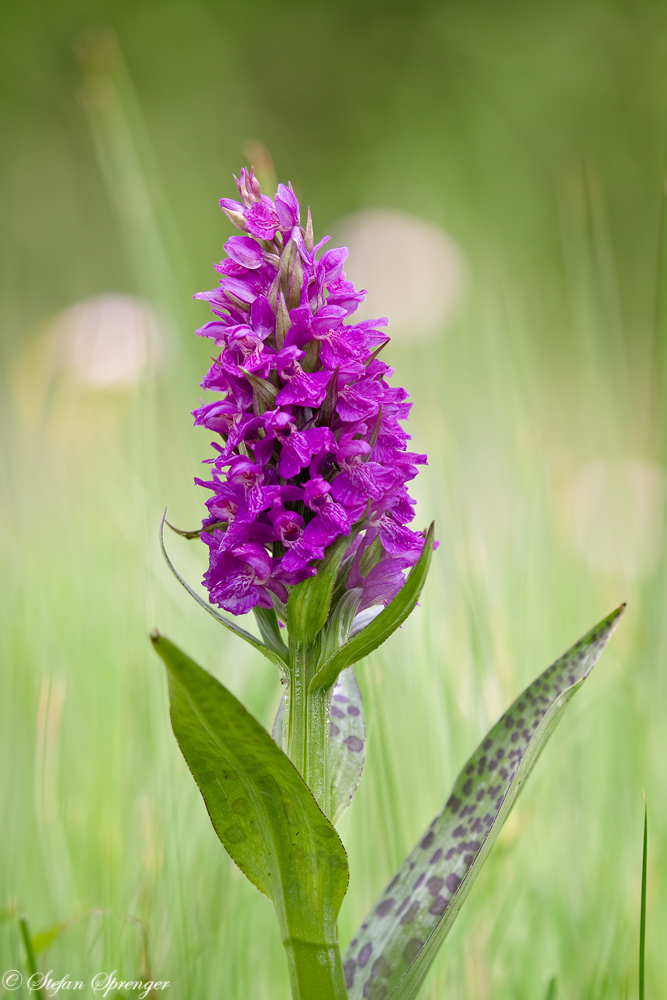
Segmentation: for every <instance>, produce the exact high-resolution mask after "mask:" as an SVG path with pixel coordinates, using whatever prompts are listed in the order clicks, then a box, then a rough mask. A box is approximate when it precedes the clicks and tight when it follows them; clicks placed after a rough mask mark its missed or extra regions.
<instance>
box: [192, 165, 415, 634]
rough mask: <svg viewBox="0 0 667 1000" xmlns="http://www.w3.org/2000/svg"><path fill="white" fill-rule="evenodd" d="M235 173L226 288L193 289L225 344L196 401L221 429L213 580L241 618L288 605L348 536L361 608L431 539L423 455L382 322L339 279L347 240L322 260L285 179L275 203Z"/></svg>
mask: <svg viewBox="0 0 667 1000" xmlns="http://www.w3.org/2000/svg"><path fill="white" fill-rule="evenodd" d="M235 179H236V178H235ZM236 183H237V187H238V190H239V196H240V201H235V200H232V199H228V198H223V199H222V201H221V202H220V204H221V207H222V209H223V211H224V212H225V214H226V215H227V216H228V218H229V219H230V220H231V221H232V222H233V223H234V225H235V226H237V228H238V229H240V230H241V231H242V233H243V235H241V236H232V237H231V238H230V239H229V240H228V241H227V243H226V244H225V250H226V252H227V257H226V259H225V260H223V261H222V262H221V263H220V264H219V265H216V270H217V271H218V273H219V275H220V283H219V287H218V288H217V289H215V290H213V291H211V292H202V293H200V294H199V295H198V296H196V297H197V298H201V299H205V300H207V301H208V302H209V303H210V305H211V308H212V310H213V312H214V314H215V316H216V318H215V319H214V320H212V321H211V322H209V323H206V324H205V325H204V326H203V327H202V328H201V329H200V330H198V331H197V332H198V334H199V335H200V336H202V337H208V338H210V339H211V340H212V341H213V342H214V344H215V347H216V352H217V357H216V358H215V361H214V364H213V366H212V367H211V368H210V370H209V372H208V373H207V375H206V377H205V378H204V380H203V382H202V386H203V388H205V389H207V390H213V391H214V392H217V393H221V394H222V398H219V399H216V400H215V401H213V402H209V403H202V405H201V406H200V407H199V408H198V409H197V410H195V411H194V416H195V424H197V425H200V426H204V427H206V428H207V429H208V430H210V431H212V432H213V433H214V434H215V435H216V440H215V441H214V442H213V443H212V444H213V448H214V452H215V454H214V455H213V456H212V457H211V458H210V459H207V463H208V464H209V465H210V466H211V477H210V479H207V480H205V481H204V480H196V481H197V482H198V483H199V484H200V485H201V486H204V487H205V488H206V489H207V490H209V491H210V492H211V495H210V496H209V499H208V500H207V501H206V506H207V509H208V517H207V518H206V519H205V521H204V527H205V528H206V529H207V530H206V531H203V532H202V534H201V538H202V540H203V541H204V543H205V544H206V545H208V547H209V567H208V570H207V572H206V575H205V577H204V583H205V585H206V587H207V588H208V591H209V595H210V599H211V601H212V602H213V603H214V604H217V605H218V606H220V607H222V608H225V609H226V610H227V611H230V612H231V613H232V614H245V613H246V612H247V611H249V610H251V609H252V608H253V607H265V608H269V607H271V606H277V607H278V608H280V603H278V604H276V601H277V602H281V603H282V604H284V603H285V602H286V601H287V599H288V596H289V588H290V587H291V586H294V585H295V584H297V583H299V582H301V581H302V580H305V579H306V578H307V577H309V576H312V575H313V574H314V573H315V572H316V571H317V562H318V560H320V559H322V558H323V557H324V554H325V550H326V548H327V546H329V545H331V544H332V543H333V542H334V541H336V539H338V538H340V537H341V536H344V537H349V539H350V545H349V549H348V553H347V558H346V559H344V561H343V564H342V565H343V569H342V571H341V572H342V573H343V574H344V575H343V576H342V577H341V582H344V583H345V586H346V588H347V589H348V590H350V589H355V592H357V593H359V594H360V597H359V601H360V604H359V607H360V610H364V609H365V608H368V607H371V606H372V605H378V604H379V605H383V604H387V603H388V602H389V601H390V600H391V599H392V598H393V597H394V595H395V594H396V593H397V592H398V591H399V590H400V588H401V586H402V585H403V582H404V579H405V571H406V570H407V569H408V568H409V567H410V566H413V565H414V564H415V562H416V561H417V559H418V558H419V555H420V553H421V551H422V547H423V544H424V536H423V533H419V532H414V531H412V529H411V528H409V527H408V525H409V524H410V522H411V521H412V520H413V518H414V502H413V501H412V500H411V498H410V496H409V495H408V492H407V489H406V485H405V484H406V483H407V482H409V481H410V480H411V479H413V478H414V476H415V475H416V474H417V466H418V465H421V464H424V463H425V462H426V456H425V455H419V454H415V453H412V452H408V451H407V444H408V441H409V436H408V435H407V433H406V432H405V430H404V429H403V427H402V426H401V421H403V420H405V419H406V418H407V416H408V413H409V409H410V404H409V403H408V402H407V399H408V396H407V393H406V392H405V390H404V389H401V388H399V387H392V386H390V385H389V383H388V379H389V378H390V377H391V375H392V374H393V372H392V369H391V368H389V367H388V366H387V365H386V364H384V362H383V361H381V360H380V358H378V357H376V355H377V353H378V352H379V350H380V349H381V348H382V347H383V346H384V344H385V343H386V342H387V340H388V339H389V338H388V337H387V335H386V334H385V333H384V332H383V331H382V329H381V328H382V327H384V326H385V325H386V322H387V321H386V319H378V320H374V321H371V322H368V321H366V322H362V323H357V324H354V323H353V322H352V321H351V320H350V319H349V317H350V316H352V315H353V313H354V312H355V310H356V309H357V307H358V305H359V303H360V302H362V301H363V299H364V296H365V294H366V293H365V292H363V291H360V292H357V291H356V290H355V288H354V286H353V285H352V283H351V282H349V281H347V279H346V277H345V272H344V270H343V267H344V264H345V260H346V258H347V255H348V251H347V250H346V249H345V248H333V249H328V250H326V251H324V252H323V253H322V255H321V256H320V257H319V259H318V253H319V251H320V250H321V248H322V246H323V245H324V244H325V243H326V242H327V239H328V237H327V239H325V240H322V241H321V242H320V243H319V244H318V245H317V246H314V245H313V244H314V240H313V237H312V226H311V222H310V212H308V225H307V226H306V227H305V228H304V227H302V225H301V213H300V209H299V203H298V201H297V199H296V196H295V194H294V191H293V190H292V187H291V185H288V186H285V185H284V184H280V185H279V186H278V191H277V193H276V196H275V199H274V200H273V201H272V200H271V199H270V198H268V197H267V196H266V195H263V194H262V193H261V190H260V186H259V183H258V181H257V179H256V178H255V176H254V172H253V171H252V170H251V171H250V172H248V171H247V170H245V169H243V170H241V176H240V178H238V179H236ZM345 574H346V575H345Z"/></svg>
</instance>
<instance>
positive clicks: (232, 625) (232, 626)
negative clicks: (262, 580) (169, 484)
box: [160, 510, 285, 673]
mask: <svg viewBox="0 0 667 1000" xmlns="http://www.w3.org/2000/svg"><path fill="white" fill-rule="evenodd" d="M166 515H167V511H166V510H165V512H164V514H163V515H162V520H161V521H160V548H161V549H162V555H163V556H164V559H165V562H166V564H167V566H168V567H169V569H170V570H171V572H172V573H173V574H174V576H175V577H176V579H177V580H178V582H179V583H180V585H181V586H182V587H184V588H185V589H186V590H187V592H188V594H190V596H191V597H194V599H195V601H196V602H197V604H200V605H201V606H202V608H203V609H204V611H207V612H208V613H209V615H211V617H212V618H215V620H216V621H217V622H220V624H221V625H224V626H225V628H228V629H229V630H230V632H234V634H235V635H238V636H240V638H241V639H245V641H246V642H248V643H250V645H251V646H254V648H255V649H258V650H259V652H260V653H263V654H264V656H266V657H267V659H269V660H271V662H272V663H275V664H276V666H277V667H278V668H279V670H280V671H281V673H284V672H285V661H284V660H283V659H282V657H281V656H279V655H278V654H277V653H276V652H274V651H273V649H269V648H268V647H267V646H265V645H264V643H263V642H260V640H259V639H256V638H255V636H254V635H252V633H250V632H246V630H245V629H244V628H241V626H240V625H237V624H236V622H232V621H230V620H229V618H225V617H224V615H221V614H218V612H217V611H216V609H215V608H214V607H213V606H212V605H211V604H209V603H208V601H205V600H204V598H203V597H200V596H199V594H198V593H197V591H196V590H193V589H192V587H191V586H190V584H189V583H187V582H186V581H185V580H184V579H183V577H182V576H181V574H180V573H179V572H178V570H177V569H176V567H175V566H174V564H173V563H172V561H171V559H170V558H169V556H168V555H167V550H166V548H165V545H164V523H165V517H166Z"/></svg>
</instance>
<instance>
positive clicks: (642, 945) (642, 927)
mask: <svg viewBox="0 0 667 1000" xmlns="http://www.w3.org/2000/svg"><path fill="white" fill-rule="evenodd" d="M647 864H648V806H647V804H646V794H644V846H643V850H642V895H641V912H640V918H639V1000H644V979H645V963H646V868H647Z"/></svg>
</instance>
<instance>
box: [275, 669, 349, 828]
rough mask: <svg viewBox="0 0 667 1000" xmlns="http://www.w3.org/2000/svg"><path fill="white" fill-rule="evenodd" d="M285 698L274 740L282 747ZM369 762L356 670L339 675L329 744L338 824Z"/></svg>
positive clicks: (333, 817) (334, 813)
mask: <svg viewBox="0 0 667 1000" xmlns="http://www.w3.org/2000/svg"><path fill="white" fill-rule="evenodd" d="M284 706H285V699H284V698H283V699H282V700H281V702H280V706H279V708H278V714H277V715H276V721H275V722H274V723H273V738H274V740H275V741H276V743H277V744H278V746H281V745H282V738H283V709H284ZM365 759H366V726H365V725H364V712H363V707H362V704H361V691H360V690H359V685H358V684H357V678H356V677H355V676H354V670H353V669H352V667H348V668H347V670H343V672H342V673H341V674H339V676H338V680H337V681H336V685H335V687H334V690H333V698H332V699H331V737H330V741H329V769H330V774H331V815H330V819H331V822H332V823H337V822H338V820H339V819H340V817H341V816H342V815H343V813H344V812H345V810H346V809H347V807H348V806H349V804H350V802H351V801H352V799H353V798H354V794H355V792H356V790H357V787H358V785H359V779H360V778H361V772H362V771H363V768H364V760H365Z"/></svg>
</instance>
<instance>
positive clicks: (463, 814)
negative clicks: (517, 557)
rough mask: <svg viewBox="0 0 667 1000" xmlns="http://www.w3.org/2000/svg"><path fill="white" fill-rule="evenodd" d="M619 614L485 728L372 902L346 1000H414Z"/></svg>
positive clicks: (356, 944)
mask: <svg viewBox="0 0 667 1000" xmlns="http://www.w3.org/2000/svg"><path fill="white" fill-rule="evenodd" d="M624 610H625V605H623V606H621V607H620V608H618V609H617V610H616V611H614V612H613V613H612V614H611V615H609V617H608V618H605V619H604V621H602V622H600V624H599V625H597V626H596V627H595V628H594V629H592V630H591V631H590V632H588V634H587V635H585V636H584V637H583V639H580V640H579V642H578V643H577V644H576V645H575V646H573V647H572V649H570V650H569V651H568V652H567V653H565V655H564V656H562V657H561V658H560V659H559V660H556V662H555V663H554V664H553V665H552V666H551V667H549V668H548V669H547V670H545V671H544V673H543V674H541V675H540V676H539V677H538V678H537V679H536V680H535V681H533V683H532V684H531V685H530V686H529V687H527V688H526V690H525V691H524V692H523V693H522V694H521V695H520V696H519V697H518V698H517V699H516V701H515V702H514V704H513V705H512V706H511V707H510V708H509V709H508V711H507V712H505V714H504V715H503V716H502V717H501V718H500V720H499V721H498V722H497V723H496V725H495V726H494V727H493V729H491V731H490V732H489V733H488V735H487V736H486V737H485V739H484V740H483V741H482V743H481V744H480V746H479V747H478V748H477V750H476V751H475V753H474V754H473V755H472V757H471V758H470V760H469V761H468V762H467V764H466V765H465V767H464V768H463V770H462V771H461V773H460V774H459V776H458V778H457V780H456V783H455V785H454V788H453V790H452V794H451V795H450V797H449V799H448V800H447V804H446V805H445V808H444V809H443V811H442V812H441V813H440V815H439V816H436V818H435V819H434V820H433V822H432V823H431V825H430V827H429V828H428V830H427V831H426V832H425V833H424V835H423V836H422V837H421V838H420V841H419V843H418V844H417V846H416V847H415V849H414V850H413V852H412V853H411V854H410V855H409V857H408V858H407V859H406V860H405V862H404V863H403V866H402V867H401V869H400V870H399V872H398V874H397V875H396V877H395V878H394V879H393V880H392V881H391V882H390V884H389V886H388V887H387V889H386V890H385V892H384V894H383V895H382V896H381V897H380V899H378V900H377V902H376V904H375V906H374V907H373V909H372V911H371V912H370V914H369V915H368V916H367V917H366V919H365V920H364V922H363V924H362V927H361V930H360V932H359V933H358V934H357V936H356V937H355V938H354V940H353V941H352V943H351V944H350V946H349V948H348V950H347V952H346V954H345V957H344V960H345V974H346V981H347V985H348V995H349V1000H361V998H362V997H363V998H364V1000H389V997H391V998H392V1000H413V998H414V997H416V996H417V994H418V992H419V989H420V987H421V985H422V983H423V981H424V978H425V976H426V974H427V972H428V970H429V968H430V966H431V964H432V962H433V960H434V959H435V956H436V953H437V951H438V948H439V947H440V945H441V944H442V942H443V941H444V939H445V937H446V936H447V934H448V932H449V930H450V928H451V925H452V924H453V922H454V920H455V919H456V916H457V914H458V912H459V910H460V908H461V906H462V905H463V902H464V900H465V898H466V896H467V895H468V892H469V891H470V887H471V886H472V884H473V882H474V880H475V878H476V877H477V875H478V873H479V870H480V868H481V866H482V864H483V863H484V861H485V859H486V856H487V854H488V852H489V850H490V849H491V846H492V844H493V842H494V841H495V839H496V837H497V835H498V833H499V831H500V829H501V827H502V825H503V823H504V822H505V820H506V818H507V816H508V814H509V812H510V810H511V808H512V806H513V805H514V802H515V800H516V797H517V795H518V794H519V791H520V789H521V787H522V785H523V783H524V782H525V780H526V778H527V777H528V775H529V774H530V772H531V770H532V769H533V767H534V765H535V762H536V760H537V758H538V756H539V754H540V752H541V750H542V748H543V747H544V745H545V743H546V742H547V740H548V739H549V736H550V735H551V733H552V732H553V730H554V728H555V726H556V724H557V723H558V721H559V720H560V717H561V715H562V713H563V711H564V709H565V707H566V705H567V703H568V702H569V700H570V698H571V697H572V695H573V694H574V693H575V691H577V690H578V689H579V688H580V687H581V685H582V683H583V681H584V680H585V678H586V677H587V676H588V674H589V673H590V671H591V670H592V668H593V666H594V664H595V663H596V661H597V659H598V657H599V656H600V654H601V652H602V650H603V649H604V647H605V645H606V643H607V641H608V640H609V637H610V636H611V634H612V632H613V631H614V629H615V628H616V625H617V624H618V621H619V619H620V617H621V615H622V614H623V611H624Z"/></svg>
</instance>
